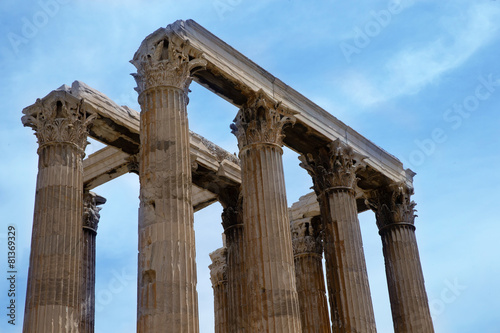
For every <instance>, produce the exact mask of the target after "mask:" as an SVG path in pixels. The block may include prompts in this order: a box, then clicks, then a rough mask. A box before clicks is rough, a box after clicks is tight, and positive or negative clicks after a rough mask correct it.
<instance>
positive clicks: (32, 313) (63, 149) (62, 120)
mask: <svg viewBox="0 0 500 333" xmlns="http://www.w3.org/2000/svg"><path fill="white" fill-rule="evenodd" d="M23 112H24V113H25V114H26V116H24V117H23V123H24V125H25V126H30V127H32V128H33V129H34V130H35V131H36V133H35V134H36V136H37V138H38V143H39V145H40V147H39V149H38V155H39V160H38V176H37V183H36V194H35V210H34V218H33V233H32V241H31V255H30V267H29V271H28V286H27V291H26V307H25V313H24V326H23V332H25V333H28V332H33V333H39V332H44V333H46V332H54V333H56V332H57V333H59V332H79V327H78V326H79V322H80V282H81V280H80V279H81V260H82V247H81V246H82V243H81V240H82V207H83V203H82V199H83V198H82V197H83V167H82V160H83V156H84V149H85V146H86V144H87V140H86V139H87V126H88V125H89V124H90V122H91V117H89V118H87V117H86V113H85V112H84V111H83V110H82V109H81V103H79V101H74V102H67V101H64V100H50V99H49V100H45V101H41V100H38V101H37V103H36V104H35V107H34V110H33V109H31V110H27V109H25V110H24V111H23Z"/></svg>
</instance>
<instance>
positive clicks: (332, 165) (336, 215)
mask: <svg viewBox="0 0 500 333" xmlns="http://www.w3.org/2000/svg"><path fill="white" fill-rule="evenodd" d="M300 160H301V161H302V163H301V166H302V167H304V168H305V169H306V170H307V171H308V172H309V174H310V175H311V177H312V178H313V183H314V190H315V192H316V194H317V196H318V201H319V204H320V211H321V216H322V220H323V221H324V251H325V260H326V276H327V283H328V293H329V300H330V310H331V319H332V331H333V332H376V328H375V315H374V313H373V305H372V300H371V295H370V287H369V283H368V274H367V271H366V263H365V258H364V251H363V242H362V240H361V229H360V226H359V221H358V216H357V208H356V197H355V190H354V187H355V185H356V169H358V168H359V167H360V165H362V163H361V162H362V160H363V157H362V156H360V155H359V154H355V153H354V152H353V151H352V149H351V148H349V147H346V146H345V145H344V144H342V143H341V142H339V141H334V142H332V143H331V144H329V145H328V146H327V147H324V148H322V149H320V150H319V152H318V154H316V155H312V154H308V155H307V156H303V155H302V156H301V157H300Z"/></svg>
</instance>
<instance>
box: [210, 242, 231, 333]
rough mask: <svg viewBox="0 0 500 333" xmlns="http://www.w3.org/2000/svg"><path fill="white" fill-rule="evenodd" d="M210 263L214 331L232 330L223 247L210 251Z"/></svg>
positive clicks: (225, 255) (216, 332) (225, 251)
mask: <svg viewBox="0 0 500 333" xmlns="http://www.w3.org/2000/svg"><path fill="white" fill-rule="evenodd" d="M210 259H212V264H211V265H210V266H208V268H210V279H211V281H212V288H213V289H214V318H215V333H229V332H234V331H230V330H229V325H228V323H229V321H228V319H229V304H228V294H227V250H226V248H225V247H223V248H220V249H217V250H215V251H214V252H212V253H210Z"/></svg>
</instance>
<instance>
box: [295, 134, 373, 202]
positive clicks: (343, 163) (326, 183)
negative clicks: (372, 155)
mask: <svg viewBox="0 0 500 333" xmlns="http://www.w3.org/2000/svg"><path fill="white" fill-rule="evenodd" d="M299 160H300V161H301V162H302V163H300V166H301V167H303V168H304V169H306V170H307V172H308V173H309V174H310V175H311V177H312V179H313V183H314V190H315V192H316V194H317V195H318V196H319V195H320V194H321V193H323V192H324V191H326V190H328V189H330V188H336V187H345V188H350V189H354V187H355V186H356V182H357V178H356V171H357V169H359V168H360V167H363V163H362V161H363V160H364V157H363V156H361V155H360V154H357V153H355V152H354V151H353V150H352V148H351V147H348V146H346V145H345V144H343V143H342V142H340V139H337V140H335V141H333V142H331V143H330V144H328V145H327V146H326V147H322V148H320V149H319V150H318V152H317V153H316V154H314V155H313V154H306V155H301V156H299Z"/></svg>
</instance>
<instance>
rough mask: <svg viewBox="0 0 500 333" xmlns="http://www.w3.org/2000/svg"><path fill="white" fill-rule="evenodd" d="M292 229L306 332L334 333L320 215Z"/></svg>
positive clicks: (303, 327) (294, 225) (298, 287)
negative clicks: (324, 262) (323, 260)
mask: <svg viewBox="0 0 500 333" xmlns="http://www.w3.org/2000/svg"><path fill="white" fill-rule="evenodd" d="M312 220H314V223H313V221H312ZM290 229H291V232H292V246H293V255H294V261H295V277H296V280H297V294H298V296H299V305H300V319H301V323H302V332H303V333H330V332H331V325H330V318H329V316H328V302H327V300H326V288H325V276H324V274H323V263H322V254H323V245H322V241H321V221H320V218H319V217H315V218H310V217H308V218H302V219H298V220H295V221H292V222H291V223H290Z"/></svg>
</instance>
